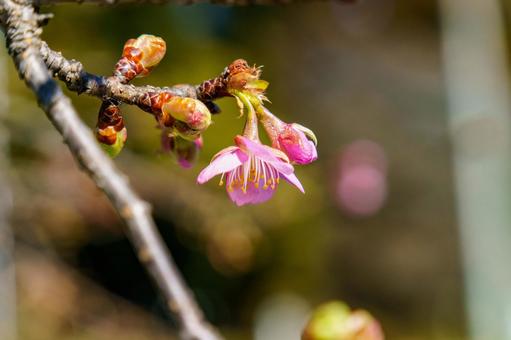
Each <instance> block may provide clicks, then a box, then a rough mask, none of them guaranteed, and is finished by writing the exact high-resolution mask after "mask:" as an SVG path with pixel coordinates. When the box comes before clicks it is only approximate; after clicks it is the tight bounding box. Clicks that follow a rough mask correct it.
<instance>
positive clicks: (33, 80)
mask: <svg viewBox="0 0 511 340" xmlns="http://www.w3.org/2000/svg"><path fill="white" fill-rule="evenodd" d="M0 18H1V21H2V25H3V28H4V30H5V35H6V38H7V47H8V50H9V54H10V55H11V56H12V58H13V60H14V64H15V66H16V68H17V70H18V72H19V75H20V77H21V78H22V79H24V81H25V83H26V84H27V86H28V87H30V88H31V89H32V91H33V92H34V93H35V95H36V97H37V99H38V102H39V105H40V106H41V108H42V109H43V110H44V111H45V112H46V115H47V116H48V118H49V119H50V121H51V122H52V123H53V125H54V126H55V128H56V129H57V130H58V131H59V132H60V133H61V135H62V136H63V138H64V141H65V143H66V144H67V145H68V147H69V149H70V151H71V153H72V154H73V156H74V157H75V159H76V161H77V162H78V163H79V164H80V165H81V167H82V168H83V169H84V170H85V171H86V172H87V173H88V174H89V176H90V177H91V178H92V179H93V180H94V182H95V183H96V185H97V186H98V187H99V188H101V189H102V190H103V191H104V192H105V193H106V195H107V196H108V197H109V199H110V200H111V202H112V204H113V205H114V207H115V208H116V210H117V211H118V212H119V214H120V216H121V217H122V219H123V220H124V221H125V223H126V225H127V231H128V236H129V237H130V239H131V241H132V243H133V245H134V247H135V248H136V250H137V254H138V257H139V259H140V261H141V262H142V263H143V264H144V265H145V267H146V269H147V271H148V272H149V274H150V275H151V277H152V278H153V279H154V281H155V282H156V283H157V285H158V287H159V289H160V291H161V293H162V294H163V295H164V297H165V298H166V300H167V304H168V307H169V309H170V310H171V311H172V312H173V313H174V314H175V316H176V317H177V320H178V323H179V325H180V327H181V334H182V337H183V338H184V339H200V340H210V339H211V340H213V339H219V337H218V336H217V335H216V334H215V332H214V331H213V330H212V329H211V328H210V326H209V325H208V324H207V322H206V321H204V319H203V316H202V313H201V311H200V310H199V308H198V306H197V304H196V302H195V300H194V299H193V297H192V295H191V294H190V292H189V290H188V288H187V287H186V286H185V284H184V281H183V279H182V278H181V275H180V273H179V272H178V269H177V268H176V266H175V264H174V262H173V260H172V257H171V255H170V253H169V252H168V250H167V249H166V247H165V245H164V243H163V241H162V240H161V238H160V236H159V235H158V233H157V231H156V226H155V223H154V221H153V219H152V218H151V216H150V212H149V210H150V209H149V206H148V204H147V203H146V202H144V201H142V200H141V199H140V198H139V197H138V196H137V195H136V194H135V192H134V191H133V190H132V189H131V187H130V186H129V184H128V182H127V180H126V178H125V177H124V175H123V174H122V173H120V172H119V171H118V170H117V169H116V168H115V166H114V164H113V163H112V161H111V160H110V159H109V158H108V157H107V156H106V155H105V154H104V153H103V152H102V151H101V149H100V148H99V146H98V145H97V143H96V142H95V140H94V138H93V136H92V134H91V132H90V130H89V129H88V128H87V127H86V126H85V125H84V124H83V122H82V121H81V120H80V119H79V117H78V114H77V112H76V111H75V109H74V107H73V106H72V105H71V102H70V100H69V99H68V98H67V97H66V96H65V95H64V94H63V92H62V91H61V89H60V88H59V87H58V85H57V84H56V83H55V82H54V81H53V80H52V79H51V76H50V73H49V72H48V68H47V66H46V65H45V63H44V61H43V58H42V56H41V52H40V51H41V46H42V42H41V40H40V37H39V36H40V34H41V32H42V30H41V29H40V28H39V27H38V25H39V23H40V22H41V21H42V18H43V16H42V15H40V14H38V13H36V12H35V11H34V8H33V7H32V6H31V3H30V2H29V1H28V0H18V1H16V2H15V1H12V0H2V1H0Z"/></svg>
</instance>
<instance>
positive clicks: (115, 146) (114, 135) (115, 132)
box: [96, 100, 128, 157]
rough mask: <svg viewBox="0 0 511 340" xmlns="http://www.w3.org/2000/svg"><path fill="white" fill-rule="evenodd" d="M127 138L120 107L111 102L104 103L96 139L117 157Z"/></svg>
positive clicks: (112, 155) (100, 112)
mask: <svg viewBox="0 0 511 340" xmlns="http://www.w3.org/2000/svg"><path fill="white" fill-rule="evenodd" d="M127 137H128V132H127V130H126V127H124V119H123V117H122V115H121V110H120V109H119V106H118V105H117V103H116V102H114V101H111V100H105V101H103V103H102V104H101V107H100V109H99V113H98V123H97V125H96V139H97V140H98V142H100V143H101V146H102V147H103V149H104V150H105V151H106V152H107V153H108V154H109V155H110V156H111V157H115V156H117V155H118V154H119V152H121V150H122V148H123V147H124V144H125V142H126V138H127Z"/></svg>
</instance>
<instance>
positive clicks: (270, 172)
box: [197, 59, 318, 206]
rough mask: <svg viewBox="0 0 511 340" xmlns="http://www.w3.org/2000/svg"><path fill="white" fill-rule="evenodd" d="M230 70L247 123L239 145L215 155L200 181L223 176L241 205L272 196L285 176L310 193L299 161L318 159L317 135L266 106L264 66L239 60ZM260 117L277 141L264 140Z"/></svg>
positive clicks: (229, 82) (233, 91)
mask: <svg viewBox="0 0 511 340" xmlns="http://www.w3.org/2000/svg"><path fill="white" fill-rule="evenodd" d="M227 74H228V77H227V91H228V93H229V94H230V95H232V96H233V97H234V98H235V99H236V101H237V104H238V106H239V109H240V112H241V115H242V116H243V115H244V114H245V113H246V123H245V128H244V130H243V134H242V135H238V136H236V137H235V138H234V143H235V146H230V147H227V148H225V149H224V150H222V151H220V152H219V153H218V154H217V155H215V156H214V157H213V159H212V161H211V163H210V164H209V165H208V166H207V167H206V168H205V169H204V170H202V172H201V173H200V174H199V176H198V178H197V182H198V183H199V184H203V183H205V182H207V181H209V180H210V179H211V178H212V177H214V176H216V175H221V179H220V184H221V185H222V184H224V182H225V185H226V189H227V193H228V195H229V197H230V198H231V200H232V201H233V202H234V203H236V204H237V205H238V206H241V205H245V204H256V203H261V202H265V201H267V200H268V199H270V198H271V197H272V196H273V194H274V192H275V189H276V188H277V185H278V184H279V182H280V179H281V178H283V179H285V180H286V181H287V182H289V183H290V184H292V185H294V186H295V187H297V188H298V190H300V191H301V192H304V189H303V187H302V185H301V183H300V181H299V180H298V178H297V177H296V176H295V174H294V167H293V164H309V163H311V162H313V161H314V160H316V159H317V157H318V155H317V151H316V137H315V136H314V134H313V133H312V131H311V130H309V129H307V128H305V127H303V126H301V125H299V124H288V123H285V122H283V121H282V120H280V119H279V118H277V117H276V116H275V115H273V114H272V113H271V112H270V111H269V110H268V109H267V108H266V107H265V106H264V105H263V104H264V101H267V98H266V96H265V94H264V91H265V90H266V88H267V87H268V82H266V81H264V80H261V79H259V76H260V74H261V69H260V68H258V67H250V66H249V65H248V64H247V62H246V61H244V60H241V59H239V60H236V61H235V62H233V63H232V64H231V65H230V66H229V67H228V69H227ZM259 122H260V123H261V125H262V126H263V127H264V129H265V130H266V133H267V134H268V137H269V138H270V140H271V143H272V146H268V145H264V144H262V143H261V141H260V139H259V132H258V125H259ZM307 137H309V138H310V139H311V140H312V141H311V140H309V138H307Z"/></svg>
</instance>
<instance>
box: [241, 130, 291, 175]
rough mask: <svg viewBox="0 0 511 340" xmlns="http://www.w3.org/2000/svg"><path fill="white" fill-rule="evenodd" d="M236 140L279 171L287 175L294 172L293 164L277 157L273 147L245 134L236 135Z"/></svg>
mask: <svg viewBox="0 0 511 340" xmlns="http://www.w3.org/2000/svg"><path fill="white" fill-rule="evenodd" d="M234 141H235V142H236V144H238V145H241V146H244V147H245V148H246V149H247V151H248V152H250V153H252V154H254V156H256V157H258V158H260V159H261V160H263V161H265V162H266V163H269V164H271V165H272V166H273V167H274V168H275V169H277V171H278V172H280V173H282V174H286V175H289V174H292V173H293V171H294V168H293V166H292V165H291V164H289V163H287V162H285V161H283V160H281V159H280V158H277V156H275V154H274V153H273V152H272V151H271V150H272V148H271V147H269V146H267V145H263V144H261V143H259V142H256V141H253V140H250V139H248V138H246V137H244V136H236V138H235V139H234Z"/></svg>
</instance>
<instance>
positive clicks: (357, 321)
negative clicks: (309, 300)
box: [302, 302, 384, 340]
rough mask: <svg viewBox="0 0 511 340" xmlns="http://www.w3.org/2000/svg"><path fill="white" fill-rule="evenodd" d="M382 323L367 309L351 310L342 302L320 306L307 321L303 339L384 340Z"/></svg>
mask: <svg viewBox="0 0 511 340" xmlns="http://www.w3.org/2000/svg"><path fill="white" fill-rule="evenodd" d="M383 339H384V335H383V331H382V330H381V327H380V324H379V323H378V321H376V319H374V318H373V317H372V316H371V314H369V313H368V312H367V311H365V310H356V311H351V310H350V308H349V307H348V306H347V305H346V304H344V303H342V302H329V303H326V304H324V305H321V306H319V307H318V308H317V309H316V310H315V311H314V312H313V314H312V317H311V319H310V320H309V322H308V323H307V325H306V327H305V329H304V331H303V334H302V340H383Z"/></svg>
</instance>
